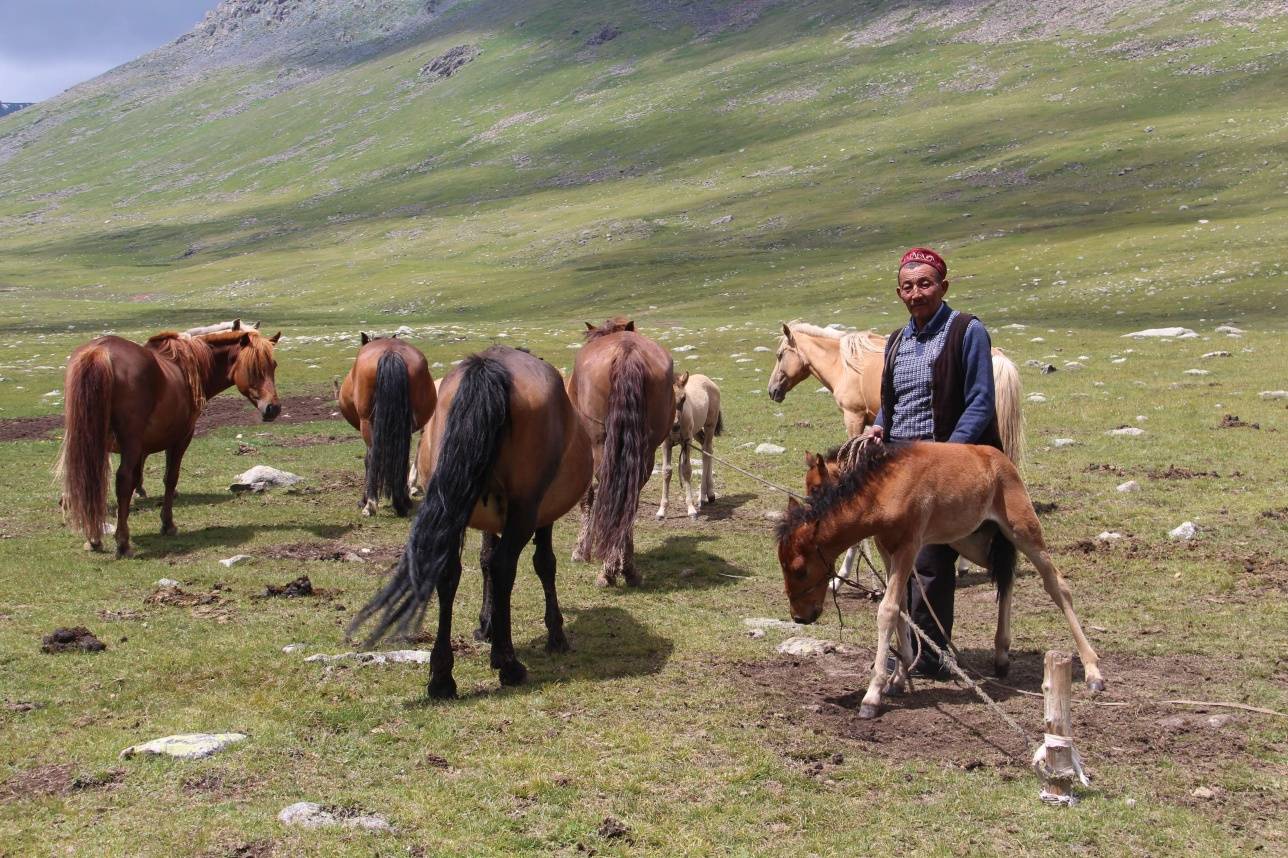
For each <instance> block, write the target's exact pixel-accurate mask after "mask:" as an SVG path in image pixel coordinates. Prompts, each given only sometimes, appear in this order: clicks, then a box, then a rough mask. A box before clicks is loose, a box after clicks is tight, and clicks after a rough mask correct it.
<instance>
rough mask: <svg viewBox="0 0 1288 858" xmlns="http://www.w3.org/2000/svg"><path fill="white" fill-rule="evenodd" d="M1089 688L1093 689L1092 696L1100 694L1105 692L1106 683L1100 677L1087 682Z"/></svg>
mask: <svg viewBox="0 0 1288 858" xmlns="http://www.w3.org/2000/svg"><path fill="white" fill-rule="evenodd" d="M1087 688H1089V689H1091V693H1092V694H1099V693H1100V692H1102V691H1104V690H1105V681H1104V680H1103V679H1101V678H1099V677H1097V678H1095V679H1088V680H1087Z"/></svg>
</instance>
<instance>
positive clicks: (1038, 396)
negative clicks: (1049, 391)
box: [1024, 393, 1047, 402]
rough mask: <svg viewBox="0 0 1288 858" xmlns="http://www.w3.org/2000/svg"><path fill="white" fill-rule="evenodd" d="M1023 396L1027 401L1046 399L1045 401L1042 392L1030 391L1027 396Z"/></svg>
mask: <svg viewBox="0 0 1288 858" xmlns="http://www.w3.org/2000/svg"><path fill="white" fill-rule="evenodd" d="M1024 398H1025V399H1026V400H1027V401H1029V402H1046V401H1047V398H1046V396H1044V395H1043V394H1041V393H1030V394H1029V395H1028V396H1026V397H1024Z"/></svg>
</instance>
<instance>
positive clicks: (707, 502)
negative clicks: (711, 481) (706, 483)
mask: <svg viewBox="0 0 1288 858" xmlns="http://www.w3.org/2000/svg"><path fill="white" fill-rule="evenodd" d="M715 502H716V496H715V495H711V496H710V497H708V498H707V499H706V500H704V501H703V503H705V504H713V503H715Z"/></svg>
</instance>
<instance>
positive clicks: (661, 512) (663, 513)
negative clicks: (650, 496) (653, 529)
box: [655, 509, 666, 521]
mask: <svg viewBox="0 0 1288 858" xmlns="http://www.w3.org/2000/svg"><path fill="white" fill-rule="evenodd" d="M655 518H657V520H658V521H661V520H662V519H664V518H666V513H665V512H663V511H662V510H660V509H659V510H658V511H657V515H656V516H655Z"/></svg>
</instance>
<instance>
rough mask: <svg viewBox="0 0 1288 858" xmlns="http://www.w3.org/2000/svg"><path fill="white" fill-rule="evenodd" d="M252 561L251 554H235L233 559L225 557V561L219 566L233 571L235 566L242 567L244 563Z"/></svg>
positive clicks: (221, 561)
mask: <svg viewBox="0 0 1288 858" xmlns="http://www.w3.org/2000/svg"><path fill="white" fill-rule="evenodd" d="M250 559H251V556H250V555H249V554H234V555H233V556H232V557H225V558H224V559H223V560H220V561H219V565H220V566H225V567H227V568H229V569H231V568H233V567H234V566H240V565H241V564H242V563H245V562H246V561H247V560H250Z"/></svg>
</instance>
